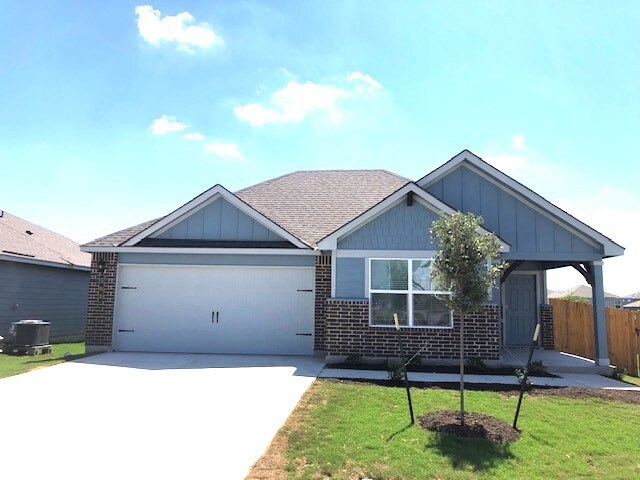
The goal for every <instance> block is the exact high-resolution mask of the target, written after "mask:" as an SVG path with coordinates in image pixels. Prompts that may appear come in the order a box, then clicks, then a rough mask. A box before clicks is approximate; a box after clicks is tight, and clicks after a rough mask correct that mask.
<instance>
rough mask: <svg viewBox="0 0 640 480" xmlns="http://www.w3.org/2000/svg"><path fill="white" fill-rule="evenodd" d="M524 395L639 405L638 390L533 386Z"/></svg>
mask: <svg viewBox="0 0 640 480" xmlns="http://www.w3.org/2000/svg"><path fill="white" fill-rule="evenodd" d="M518 393H519V392H518V391H514V390H512V391H505V392H502V394H503V395H505V396H512V395H518ZM525 395H532V396H534V397H564V398H575V399H579V400H584V399H588V398H598V399H600V400H615V401H618V402H624V403H631V404H635V405H640V392H638V391H633V390H602V389H600V388H575V387H563V388H534V389H532V390H531V391H527V392H526V393H525Z"/></svg>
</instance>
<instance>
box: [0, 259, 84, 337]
mask: <svg viewBox="0 0 640 480" xmlns="http://www.w3.org/2000/svg"><path fill="white" fill-rule="evenodd" d="M88 294H89V272H88V271H80V270H70V269H66V268H55V267H45V266H40V265H30V264H27V263H17V262H5V261H0V335H1V336H5V337H6V335H7V333H8V332H9V326H10V325H11V322H15V321H18V320H29V319H38V320H45V321H47V322H51V340H52V341H64V340H81V339H83V338H84V328H85V323H86V319H87V300H88Z"/></svg>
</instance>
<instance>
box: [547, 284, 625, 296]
mask: <svg viewBox="0 0 640 480" xmlns="http://www.w3.org/2000/svg"><path fill="white" fill-rule="evenodd" d="M548 296H549V298H563V297H582V298H591V287H588V286H586V285H578V286H577V287H572V288H569V289H567V290H561V291H557V292H549V294H548ZM604 296H605V298H620V297H619V296H618V295H614V294H613V293H607V292H604Z"/></svg>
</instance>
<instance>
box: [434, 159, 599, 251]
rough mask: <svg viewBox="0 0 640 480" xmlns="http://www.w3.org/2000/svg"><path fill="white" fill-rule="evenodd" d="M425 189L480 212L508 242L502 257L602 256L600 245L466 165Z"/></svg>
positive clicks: (487, 225) (455, 205)
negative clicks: (587, 239) (589, 240)
mask: <svg viewBox="0 0 640 480" xmlns="http://www.w3.org/2000/svg"><path fill="white" fill-rule="evenodd" d="M426 190H427V191H428V192H429V193H430V194H432V195H433V196H434V197H436V198H438V199H439V200H441V201H443V202H445V203H446V204H448V205H450V206H452V207H453V208H455V209H457V210H461V211H465V212H473V213H474V214H475V215H482V218H483V219H484V226H485V228H487V230H491V231H492V232H495V233H496V234H497V235H498V236H499V237H500V238H502V239H503V240H504V241H505V242H507V243H509V244H510V246H511V247H510V251H509V253H508V254H506V255H505V257H506V258H514V259H527V260H528V259H531V260H550V261H551V260H577V259H580V260H593V259H598V258H602V251H601V248H598V247H595V246H593V245H591V244H589V243H587V242H585V241H584V240H583V239H581V238H580V237H578V236H577V235H575V234H573V233H572V232H570V231H569V230H567V229H566V228H565V227H563V226H562V225H561V224H560V223H558V222H555V221H552V220H551V219H550V218H548V217H547V216H545V215H543V214H542V213H540V212H537V211H536V210H534V209H533V208H531V207H530V206H529V205H527V204H526V203H524V202H523V201H521V200H520V199H518V198H516V197H515V196H514V195H512V194H511V193H509V192H508V191H506V190H504V189H503V188H500V187H498V186H497V185H495V184H494V183H492V182H490V181H489V180H487V179H485V178H484V177H482V176H480V175H478V174H477V173H476V172H474V171H472V170H471V169H469V168H467V167H466V166H461V167H459V168H457V169H456V170H454V171H452V172H450V173H448V174H447V175H446V176H444V177H443V178H441V179H439V180H437V181H436V182H434V183H432V184H431V185H429V186H428V187H427V188H426Z"/></svg>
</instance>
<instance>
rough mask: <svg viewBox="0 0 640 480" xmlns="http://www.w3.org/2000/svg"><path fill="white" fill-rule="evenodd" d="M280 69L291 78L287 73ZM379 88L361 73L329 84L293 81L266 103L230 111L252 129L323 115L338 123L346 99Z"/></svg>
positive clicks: (247, 105)
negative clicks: (313, 115)
mask: <svg viewBox="0 0 640 480" xmlns="http://www.w3.org/2000/svg"><path fill="white" fill-rule="evenodd" d="M281 70H282V71H283V72H286V74H287V75H289V76H293V74H292V73H291V72H289V71H288V70H285V69H282V68H281ZM325 80H326V79H325ZM327 81H328V80H327ZM352 84H353V86H352ZM380 88H381V85H380V84H379V83H378V82H376V81H375V80H374V79H373V78H371V77H370V76H369V75H365V74H364V73H362V72H353V73H350V74H349V75H347V76H346V77H340V78H337V77H333V79H332V83H315V82H310V81H308V82H305V83H301V82H298V81H297V80H295V79H294V80H291V81H289V83H287V85H286V86H285V87H284V88H281V89H280V90H276V91H275V92H273V93H272V94H271V96H270V98H269V100H268V101H267V102H264V103H248V104H246V105H240V106H238V107H236V108H235V109H234V110H233V112H234V114H235V115H236V117H238V118H239V119H240V120H242V121H243V122H247V123H248V124H250V125H252V126H254V127H261V126H263V125H265V124H267V123H288V122H300V121H302V120H304V119H305V118H307V117H308V116H309V115H311V114H322V115H324V116H325V117H326V118H328V119H329V120H330V121H332V122H335V123H339V122H340V121H342V118H343V116H344V111H343V108H342V102H343V101H344V100H345V99H347V98H351V97H355V96H358V95H359V94H363V93H370V92H373V91H374V90H378V89H380Z"/></svg>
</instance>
